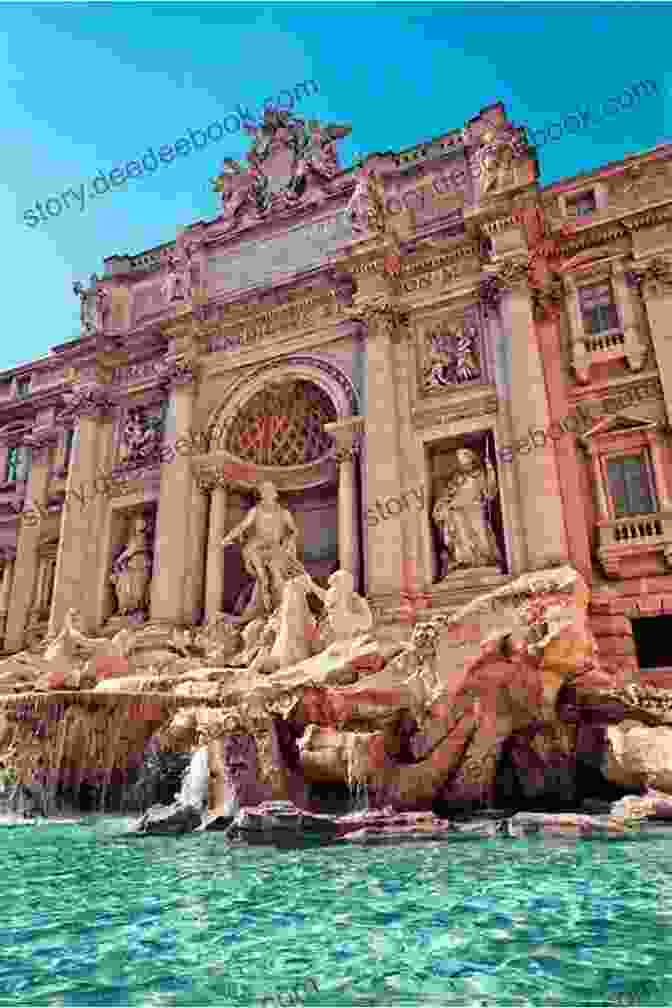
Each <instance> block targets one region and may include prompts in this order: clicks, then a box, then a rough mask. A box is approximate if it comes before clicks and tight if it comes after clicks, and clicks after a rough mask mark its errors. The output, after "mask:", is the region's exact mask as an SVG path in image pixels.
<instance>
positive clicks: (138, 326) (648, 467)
mask: <svg viewBox="0 0 672 1008" xmlns="http://www.w3.org/2000/svg"><path fill="white" fill-rule="evenodd" d="M248 132H249V133H250V135H251V136H252V137H253V142H252V145H251V149H250V152H249V154H248V156H247V163H246V164H245V165H240V164H239V163H237V162H234V161H230V160H227V161H225V163H224V167H223V169H222V173H221V174H220V175H219V176H218V178H217V179H216V181H215V184H214V188H215V190H216V191H217V192H218V193H219V194H220V196H221V200H222V208H221V212H220V214H219V216H217V217H216V218H215V219H214V220H212V221H207V222H203V221H199V222H197V223H195V224H193V225H191V226H189V227H187V228H185V229H184V230H183V231H182V232H180V233H179V234H178V235H177V237H176V239H175V241H174V242H171V243H169V244H167V245H163V246H160V247H158V248H154V249H151V250H149V251H146V252H143V253H141V254H140V255H133V256H131V255H124V256H122V255H114V256H111V257H109V258H107V259H105V261H104V267H105V269H104V274H103V276H102V277H101V278H98V277H96V276H95V275H94V276H93V277H92V279H91V281H90V282H89V284H88V285H87V286H84V285H82V284H75V293H76V294H77V295H78V296H79V297H80V300H81V318H82V331H81V336H80V338H78V339H76V340H73V341H70V342H68V343H64V344H62V345H59V346H56V347H54V348H53V350H52V351H51V352H50V353H49V354H48V355H47V356H45V357H43V358H41V359H39V360H36V361H34V362H31V363H29V364H25V365H21V366H20V367H16V368H12V369H11V370H7V371H4V372H2V373H0V468H1V469H2V473H3V482H2V485H0V556H1V558H2V564H3V567H2V581H1V589H0V620H1V623H0V633H1V635H2V637H1V639H2V646H3V649H4V653H5V654H8V653H13V652H16V651H19V650H21V649H23V648H26V647H34V646H38V645H39V643H40V642H41V641H43V640H44V639H45V637H47V636H49V635H53V634H55V633H56V632H57V631H58V630H59V629H60V627H61V626H62V625H63V621H64V619H65V616H66V612H67V611H68V609H69V608H71V607H75V608H77V609H78V610H79V612H80V614H81V622H82V626H83V629H84V630H85V631H88V632H97V633H99V634H110V635H112V634H113V633H114V632H116V631H117V630H118V629H119V628H120V627H121V626H124V625H127V624H130V625H133V624H135V625H138V626H143V627H146V628H147V630H148V632H149V633H150V635H152V634H153V638H152V639H153V640H154V642H156V641H157V640H158V639H160V637H161V634H164V633H165V634H168V633H170V632H172V631H173V630H174V629H175V628H185V627H190V626H196V625H199V624H202V623H203V622H205V623H207V624H216V623H217V621H218V620H232V619H233V620H240V621H244V615H245V612H246V607H248V608H249V605H250V597H251V590H252V587H253V586H254V573H255V572H254V570H253V569H251V568H250V565H249V562H248V559H246V554H245V551H244V549H241V543H240V542H235V541H231V543H230V545H227V546H224V545H223V543H222V540H223V538H224V537H225V536H226V535H227V534H228V533H230V532H231V530H232V529H234V528H235V527H236V526H237V525H238V524H239V523H240V522H241V519H244V517H245V515H246V514H249V512H250V508H251V506H252V505H253V504H254V503H255V501H256V497H257V494H258V492H259V488H260V487H261V486H262V484H264V483H268V482H269V481H270V482H272V483H273V484H274V485H275V487H276V488H277V491H278V492H279V495H280V500H281V503H282V504H283V506H284V507H285V508H286V509H287V510H288V511H289V513H290V515H291V516H292V517H293V520H294V522H295V528H296V542H297V550H298V553H297V556H299V557H300V559H301V563H302V564H304V565H305V569H306V570H307V571H309V572H310V574H311V575H312V576H313V577H314V578H315V579H316V581H318V582H319V581H320V580H321V582H322V584H324V583H325V578H326V577H327V575H329V574H330V573H331V572H333V571H334V570H336V569H337V568H341V569H344V570H349V571H351V572H352V574H353V576H354V579H355V587H356V589H357V590H358V591H360V592H361V593H362V594H365V595H366V596H367V598H368V600H369V603H370V605H371V608H372V610H373V612H374V615H375V619H376V623H377V627H378V628H379V629H384V628H387V629H388V631H389V634H390V636H392V637H394V636H397V637H398V636H408V634H409V623H411V622H413V621H415V620H417V619H418V618H421V616H422V615H423V614H427V613H428V612H429V611H436V610H440V611H444V612H449V611H451V610H453V609H455V608H456V607H457V606H459V605H462V604H464V602H466V601H468V600H469V599H471V598H473V597H475V596H476V595H478V594H481V593H483V592H484V591H488V590H490V589H492V588H494V587H496V586H498V585H500V584H503V583H505V582H506V581H507V580H511V579H513V578H514V577H515V576H518V575H519V574H521V573H522V572H526V571H534V570H540V569H543V568H547V567H552V566H557V565H559V564H566V563H568V564H571V565H572V566H573V567H574V568H576V569H577V570H578V571H579V572H580V573H581V574H582V575H583V576H584V577H585V578H586V579H587V581H588V584H589V585H590V587H591V591H592V603H591V618H592V627H593V630H594V632H595V634H596V637H597V641H598V646H599V649H600V653H601V657H602V661H603V663H604V664H606V665H608V666H609V667H610V668H611V670H612V671H613V672H615V673H616V678H617V679H620V680H621V681H624V682H629V681H633V680H634V681H637V680H638V678H640V677H642V678H644V679H647V678H648V680H649V681H652V682H658V681H659V682H663V681H664V678H665V675H666V671H667V672H669V673H672V644H670V643H669V641H671V640H672V635H670V630H671V629H672V626H671V624H672V503H671V502H670V493H672V438H671V436H670V428H669V426H668V423H669V418H670V416H671V415H672V414H671V412H670V411H671V410H672V145H663V146H659V147H656V148H655V149H653V150H650V151H647V152H645V153H643V154H638V155H636V156H632V157H628V158H626V159H625V160H623V161H621V162H618V163H614V164H609V165H607V166H604V167H601V168H599V169H597V170H595V171H594V172H592V173H588V174H586V175H582V176H580V177H577V178H572V179H568V180H564V181H562V182H557V183H554V184H553V185H551V186H548V187H546V188H541V187H540V186H539V184H538V181H537V179H538V174H539V171H538V163H537V159H536V155H535V151H534V149H533V148H531V147H530V146H529V145H528V144H527V142H526V137H525V131H524V129H522V128H520V127H517V126H515V125H513V124H512V123H511V122H509V121H508V119H507V117H506V112H505V109H504V107H503V106H502V105H501V104H497V105H494V106H491V107H488V108H486V109H484V110H482V111H481V113H480V114H479V115H478V116H476V117H475V118H474V119H472V120H471V121H470V122H468V123H467V124H466V126H465V127H464V128H462V129H457V130H454V131H452V132H449V133H446V134H445V135H442V136H440V137H438V138H436V139H434V140H432V141H430V142H428V143H423V144H420V145H419V146H416V147H414V148H412V149H409V150H404V151H401V152H399V153H388V154H375V155H370V156H369V157H368V158H367V159H366V160H365V162H364V163H363V164H361V165H357V166H355V167H354V168H353V169H349V170H343V169H341V168H340V166H339V163H338V154H337V143H338V140H339V139H340V138H341V137H343V136H345V135H347V133H348V132H349V127H344V126H320V125H319V124H318V123H316V122H315V121H314V120H310V121H308V122H306V121H304V120H301V119H297V118H295V117H293V116H292V115H291V114H289V113H287V112H283V111H279V110H274V109H269V110H267V112H266V115H265V117H264V121H263V122H262V123H258V124H256V125H255V124H249V125H248ZM268 493H270V495H271V497H272V496H273V492H272V490H271V491H268Z"/></svg>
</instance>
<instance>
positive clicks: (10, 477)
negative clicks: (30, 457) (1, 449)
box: [5, 445, 19, 483]
mask: <svg viewBox="0 0 672 1008" xmlns="http://www.w3.org/2000/svg"><path fill="white" fill-rule="evenodd" d="M18 472H19V447H18V445H14V446H13V447H11V448H8V449H7V461H6V463H5V483H16V478H17V475H18Z"/></svg>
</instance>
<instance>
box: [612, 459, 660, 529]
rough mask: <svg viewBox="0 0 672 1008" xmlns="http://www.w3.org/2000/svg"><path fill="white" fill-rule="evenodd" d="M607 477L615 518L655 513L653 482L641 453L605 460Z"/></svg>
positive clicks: (646, 462)
mask: <svg viewBox="0 0 672 1008" xmlns="http://www.w3.org/2000/svg"><path fill="white" fill-rule="evenodd" d="M607 478H608V482H609V494H610V496H611V502H612V507H613V513H614V517H615V518H623V517H625V516H626V515H639V514H651V513H652V512H653V511H655V510H656V505H655V503H654V493H653V481H652V479H651V473H650V471H649V465H648V460H647V459H646V457H645V455H644V454H643V453H640V454H638V455H623V456H621V457H620V458H615V459H608V460H607Z"/></svg>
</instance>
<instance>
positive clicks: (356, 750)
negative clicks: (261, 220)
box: [345, 732, 369, 812]
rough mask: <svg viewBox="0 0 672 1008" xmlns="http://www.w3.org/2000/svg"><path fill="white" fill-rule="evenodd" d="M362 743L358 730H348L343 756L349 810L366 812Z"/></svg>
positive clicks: (367, 802)
mask: <svg viewBox="0 0 672 1008" xmlns="http://www.w3.org/2000/svg"><path fill="white" fill-rule="evenodd" d="M362 743H363V739H362V737H361V736H360V734H359V733H358V732H348V734H347V736H346V750H345V757H346V765H347V771H348V790H349V791H350V810H351V812H368V810H369V789H368V786H367V781H366V773H365V770H364V768H365V766H366V763H365V761H364V759H363V758H362V755H363V754H362V753H361V752H360V747H361V745H362Z"/></svg>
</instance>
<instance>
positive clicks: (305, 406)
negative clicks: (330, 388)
mask: <svg viewBox="0 0 672 1008" xmlns="http://www.w3.org/2000/svg"><path fill="white" fill-rule="evenodd" d="M336 419H337V417H336V409H335V407H334V404H333V403H332V401H331V399H330V398H329V396H328V395H327V393H326V392H324V391H323V390H322V389H321V388H320V387H319V386H318V385H315V383H314V382H311V381H306V380H304V379H296V380H293V381H285V382H282V383H273V384H269V385H265V386H264V387H263V388H262V389H260V390H259V391H258V392H257V393H256V394H254V395H253V396H252V397H251V398H250V399H249V400H248V401H247V402H246V403H245V404H244V405H243V406H242V407H241V408H240V410H239V411H238V412H237V413H236V415H235V417H234V418H233V419H232V421H231V423H230V426H229V427H228V430H227V432H226V436H225V439H224V444H223V447H224V448H225V449H226V451H228V452H230V453H231V454H232V455H234V456H235V457H236V458H239V459H241V460H242V461H245V462H252V463H253V464H255V465H259V466H281V467H284V466H300V465H308V464H310V463H311V462H317V461H318V460H319V459H321V458H324V456H325V455H327V454H328V452H329V451H330V449H331V438H330V437H329V435H328V434H327V433H326V431H325V430H324V425H325V424H326V423H332V422H333V421H335V420H336Z"/></svg>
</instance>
